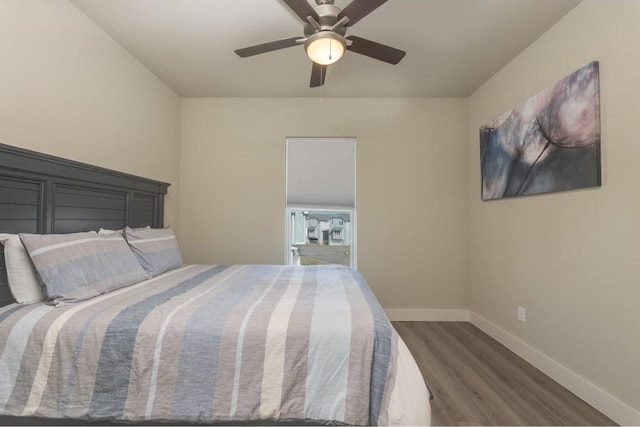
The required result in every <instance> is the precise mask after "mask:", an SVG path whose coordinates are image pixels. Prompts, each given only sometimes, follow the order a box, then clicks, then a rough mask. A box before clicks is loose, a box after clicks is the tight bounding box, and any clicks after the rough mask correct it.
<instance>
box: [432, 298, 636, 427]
mask: <svg viewBox="0 0 640 427" xmlns="http://www.w3.org/2000/svg"><path fill="white" fill-rule="evenodd" d="M445 311H447V310H445ZM469 320H470V321H471V323H472V324H474V325H475V326H477V327H478V328H479V329H481V330H482V331H484V332H485V333H487V334H488V335H490V336H491V337H493V338H494V339H495V340H497V341H498V342H500V343H501V344H502V345H504V346H505V347H507V348H508V349H509V350H511V351H513V352H514V353H516V354H517V355H518V356H520V357H522V358H523V359H524V360H526V361H527V362H529V363H531V364H532V365H533V366H535V367H536V368H538V369H540V370H541V371H542V372H544V373H545V374H547V375H548V376H549V377H551V378H553V379H554V380H555V381H557V382H558V383H560V384H561V385H562V386H563V387H565V388H566V389H568V390H570V391H571V392H573V393H574V394H575V395H576V396H578V397H580V398H581V399H582V400H584V401H585V402H587V403H588V404H590V405H591V406H593V407H594V408H596V409H597V410H599V411H600V412H602V413H603V414H605V415H606V416H608V417H609V418H611V419H612V420H613V421H615V422H616V423H618V424H620V425H623V426H638V425H640V412H639V411H637V410H635V409H633V408H632V407H630V406H629V405H627V404H626V403H624V402H622V401H620V400H618V399H616V398H615V397H614V396H612V395H610V394H609V393H607V392H606V391H604V390H602V389H601V388H599V387H597V386H596V385H595V384H593V383H591V382H589V381H588V380H586V379H584V378H582V377H581V376H579V375H578V374H576V373H575V372H573V371H571V370H569V369H567V368H566V367H564V366H562V365H561V364H559V363H558V362H556V361H555V360H553V359H551V358H550V357H548V356H547V355H545V354H544V353H542V352H540V351H539V350H536V349H535V348H533V347H531V346H530V345H529V344H527V343H525V342H524V341H522V340H521V339H520V338H518V337H516V336H514V335H512V334H510V333H509V332H507V331H506V330H504V329H502V328H501V327H499V326H498V325H496V324H495V323H492V322H491V321H489V320H487V319H485V318H484V317H482V316H480V315H479V314H476V313H474V312H469Z"/></svg>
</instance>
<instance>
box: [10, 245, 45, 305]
mask: <svg viewBox="0 0 640 427" xmlns="http://www.w3.org/2000/svg"><path fill="white" fill-rule="evenodd" d="M0 243H2V244H3V245H4V261H5V264H6V266H7V279H8V280H9V289H10V290H11V294H13V297H14V298H15V300H16V302H18V303H20V304H33V303H34V302H40V301H44V299H45V295H44V293H43V292H42V286H40V282H39V281H38V277H37V276H36V272H35V269H34V268H33V265H32V264H31V259H30V258H29V254H28V253H27V250H26V249H25V248H24V246H23V245H22V241H20V237H19V236H18V235H17V234H0Z"/></svg>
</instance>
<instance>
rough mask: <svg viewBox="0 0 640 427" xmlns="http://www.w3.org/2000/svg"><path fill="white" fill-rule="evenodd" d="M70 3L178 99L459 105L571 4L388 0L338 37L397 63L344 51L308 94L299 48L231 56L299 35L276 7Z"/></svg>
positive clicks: (573, 1)
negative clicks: (395, 56) (385, 49)
mask: <svg viewBox="0 0 640 427" xmlns="http://www.w3.org/2000/svg"><path fill="white" fill-rule="evenodd" d="M71 1H72V3H73V4H75V5H76V6H77V7H78V8H79V9H80V10H81V11H83V12H84V13H85V14H86V15H87V16H89V18H91V19H92V20H93V21H94V22H95V23H96V24H97V25H98V26H100V27H101V28H102V29H103V30H104V31H105V32H106V33H108V34H109V35H110V36H111V37H112V38H113V39H115V40H116V41H117V42H118V43H120V44H121V45H122V46H123V47H124V48H125V49H127V50H128V51H129V52H130V53H131V54H132V55H133V56H135V57H136V58H137V59H138V60H139V61H140V62H141V63H142V64H144V65H145V66H146V67H147V68H149V69H150V70H151V71H152V72H153V73H155V74H156V75H157V76H158V77H159V78H160V79H162V80H163V81H164V82H165V83H166V84H168V85H169V86H170V87H171V88H172V89H173V90H174V91H175V92H176V93H177V94H178V95H180V96H183V97H263V96H269V97H271V96H273V97H315V96H320V95H321V90H322V95H323V96H325V97H370V96H399V97H466V96H468V95H470V94H471V93H472V92H473V91H474V90H476V89H477V88H478V87H480V86H481V85H482V84H483V83H484V82H485V81H486V80H487V79H489V78H490V77H491V76H492V75H493V74H494V73H495V72H496V71H498V70H499V69H500V68H502V67H503V66H504V65H505V64H507V63H508V62H509V61H510V60H511V59H513V58H514V57H515V56H516V55H517V54H518V53H519V52H521V51H522V50H523V49H524V48H526V47H527V46H528V45H529V44H531V43H532V42H533V41H534V40H536V39H537V38H538V37H539V36H540V35H541V34H543V33H544V32H545V31H546V30H547V29H549V28H550V27H551V26H552V25H553V24H554V23H555V22H557V21H558V20H559V19H560V18H562V17H563V16H564V15H565V14H566V13H567V12H568V11H570V10H571V9H572V8H573V7H575V6H576V5H577V4H578V3H579V0H389V1H388V2H387V3H385V4H383V5H382V6H380V7H379V8H378V9H376V10H375V11H373V12H372V13H371V14H370V15H368V16H367V17H365V18H364V19H363V20H362V21H360V22H358V23H357V24H355V25H354V26H353V27H350V28H349V30H348V32H347V35H357V36H360V37H364V38H367V39H370V40H373V41H377V42H379V43H383V44H386V45H389V46H392V47H395V48H398V49H402V50H405V51H406V52H407V56H406V57H405V58H404V59H403V60H402V62H400V64H398V65H395V66H394V65H389V64H386V63H384V62H380V61H376V60H374V59H371V58H368V57H365V56H362V55H359V54H356V53H353V52H347V53H346V54H345V56H344V57H343V58H342V59H341V60H340V61H339V62H338V63H337V64H334V65H332V66H330V67H329V70H328V72H327V80H326V84H325V86H324V87H323V88H322V89H320V88H314V89H311V88H309V78H310V72H311V62H310V61H309V59H308V58H307V56H306V54H305V52H304V48H303V47H301V46H296V47H291V48H287V49H283V50H279V51H274V52H270V53H266V54H262V55H258V56H254V57H250V58H244V59H242V58H239V57H238V56H236V55H235V54H234V52H233V50H234V49H238V48H242V47H247V46H252V45H255V44H260V43H264V42H268V41H273V40H278V39H282V38H288V37H294V36H302V22H301V21H300V20H299V18H298V17H297V16H296V15H295V14H293V12H291V11H290V10H289V8H288V7H287V6H286V4H285V3H283V2H282V1H280V0H109V1H106V0H71ZM349 2H350V0H336V2H335V4H336V5H337V6H339V7H341V8H343V7H344V6H346V5H347V4H348V3H349ZM310 3H312V4H313V5H315V2H314V0H310Z"/></svg>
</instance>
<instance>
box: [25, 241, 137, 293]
mask: <svg viewBox="0 0 640 427" xmlns="http://www.w3.org/2000/svg"><path fill="white" fill-rule="evenodd" d="M20 239H21V240H22V243H23V244H24V247H25V248H26V249H27V252H29V256H30V257H31V260H32V262H33V265H34V266H35V268H36V270H37V272H38V274H39V275H40V278H41V280H42V282H43V283H44V286H45V288H46V293H47V296H48V301H49V302H50V303H52V304H54V305H61V304H64V303H69V302H75V301H81V300H85V299H88V298H92V297H94V296H97V295H101V294H103V293H105V292H109V291H111V290H114V289H118V288H122V287H124V286H128V285H132V284H134V283H138V282H140V281H142V280H145V279H148V278H149V276H148V275H147V274H146V273H145V271H144V270H143V269H142V267H141V266H140V264H139V263H138V260H137V259H136V257H135V255H134V254H133V253H132V252H131V250H130V249H129V246H128V245H127V242H126V241H125V240H124V238H123V237H122V235H120V234H118V233H115V234H109V235H105V236H100V235H98V233H96V232H95V231H90V232H86V233H71V234H21V235H20Z"/></svg>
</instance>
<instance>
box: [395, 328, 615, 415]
mask: <svg viewBox="0 0 640 427" xmlns="http://www.w3.org/2000/svg"><path fill="white" fill-rule="evenodd" d="M393 326H394V327H395V328H396V330H397V331H398V333H399V334H400V336H402V338H403V340H404V341H405V343H406V344H407V347H409V350H411V353H412V354H413V356H414V357H415V359H416V361H417V362H418V366H419V367H420V370H421V371H422V374H423V375H424V377H425V379H426V381H427V384H428V385H429V386H430V388H431V390H432V392H433V394H434V396H435V397H434V399H433V400H432V401H431V410H432V420H431V422H432V424H433V425H616V424H615V423H614V422H613V421H612V420H610V419H609V418H607V417H606V416H604V415H603V414H601V413H600V412H598V411H597V410H595V409H594V408H593V407H591V406H589V405H588V404H587V403H586V402H584V401H583V400H581V399H580V398H578V397H577V396H576V395H574V394H573V393H571V392H570V391H568V390H567V389H565V388H564V387H562V386H561V385H560V384H558V383H557V382H555V381H554V380H552V379H551V378H549V377H548V376H547V375H545V374H544V373H542V372H541V371H540V370H538V369H537V368H535V367H533V366H532V365H531V364H529V363H528V362H526V361H525V360H523V359H522V358H520V357H518V356H517V355H516V354H514V353H513V352H511V351H510V350H509V349H507V348H506V347H504V346H503V345H502V344H500V343H498V342H497V341H496V340H494V339H493V338H491V337H490V336H488V335H487V334H485V333H484V332H482V331H481V330H480V329H478V328H476V327H475V326H473V325H472V324H471V323H468V322H393Z"/></svg>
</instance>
